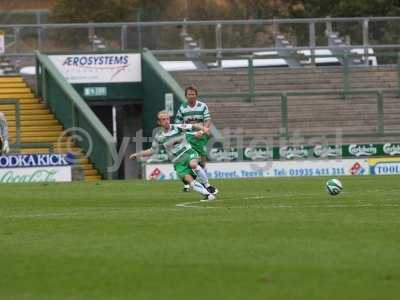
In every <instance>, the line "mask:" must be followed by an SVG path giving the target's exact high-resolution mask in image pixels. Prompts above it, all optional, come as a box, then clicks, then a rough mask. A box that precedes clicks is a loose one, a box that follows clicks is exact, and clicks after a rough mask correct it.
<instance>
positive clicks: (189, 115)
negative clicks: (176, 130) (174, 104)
mask: <svg viewBox="0 0 400 300" xmlns="http://www.w3.org/2000/svg"><path fill="white" fill-rule="evenodd" d="M208 120H211V115H210V111H209V110H208V107H207V104H205V103H204V102H201V101H196V103H195V105H194V107H190V106H189V104H187V103H183V104H181V106H180V107H179V109H178V112H177V113H176V117H175V123H176V124H200V125H204V123H205V122H206V121H208Z"/></svg>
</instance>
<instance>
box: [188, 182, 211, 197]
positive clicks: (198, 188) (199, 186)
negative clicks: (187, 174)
mask: <svg viewBox="0 0 400 300" xmlns="http://www.w3.org/2000/svg"><path fill="white" fill-rule="evenodd" d="M190 186H191V187H192V189H194V190H195V191H196V192H198V193H200V194H202V195H208V194H209V192H208V191H207V190H206V188H205V187H204V186H203V185H202V184H201V183H200V182H198V181H197V180H193V181H192V182H191V183H190Z"/></svg>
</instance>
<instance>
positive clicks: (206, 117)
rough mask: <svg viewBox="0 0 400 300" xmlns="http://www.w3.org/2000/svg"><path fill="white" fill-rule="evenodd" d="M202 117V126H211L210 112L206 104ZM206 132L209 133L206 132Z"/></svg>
mask: <svg viewBox="0 0 400 300" xmlns="http://www.w3.org/2000/svg"><path fill="white" fill-rule="evenodd" d="M203 117H204V127H206V128H208V129H210V128H211V114H210V111H209V110H208V106H207V105H205V108H204V111H203ZM206 134H208V135H209V134H210V133H209V132H207V133H206Z"/></svg>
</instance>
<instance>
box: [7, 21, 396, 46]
mask: <svg viewBox="0 0 400 300" xmlns="http://www.w3.org/2000/svg"><path fill="white" fill-rule="evenodd" d="M39 21H40V19H39ZM0 31H3V32H5V36H6V53H8V54H15V53H18V54H32V53H33V51H34V50H41V51H60V50H61V51H66V50H67V51H78V50H79V51H82V50H85V51H90V50H96V51H97V50H102V49H104V50H109V49H113V50H118V49H122V50H123V49H132V50H133V49H134V50H136V49H142V48H148V49H150V50H179V49H184V47H185V43H184V38H185V37H188V36H189V37H190V38H192V41H191V43H195V44H196V45H197V47H198V48H201V49H232V48H266V49H268V48H269V49H272V48H276V47H277V43H276V37H277V35H284V36H285V37H286V39H287V41H288V42H289V44H290V45H291V46H293V47H307V48H313V47H324V46H331V47H334V45H329V35H327V33H337V34H338V38H342V42H343V43H344V44H345V45H347V46H353V47H361V48H362V47H364V48H365V47H374V48H375V47H376V46H380V47H381V49H398V48H399V47H400V36H399V35H398V32H399V31H400V17H371V18H367V17H366V18H316V19H272V20H232V21H176V22H130V23H82V24H78V23H76V24H47V23H46V24H5V23H3V24H0ZM331 44H332V43H331ZM98 46H100V49H99V48H98ZM382 46H384V47H382Z"/></svg>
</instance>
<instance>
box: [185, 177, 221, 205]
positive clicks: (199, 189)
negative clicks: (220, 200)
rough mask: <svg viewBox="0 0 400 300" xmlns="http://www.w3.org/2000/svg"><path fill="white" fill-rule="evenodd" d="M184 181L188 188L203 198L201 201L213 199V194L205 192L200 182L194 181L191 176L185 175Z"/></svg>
mask: <svg viewBox="0 0 400 300" xmlns="http://www.w3.org/2000/svg"><path fill="white" fill-rule="evenodd" d="M184 179H185V180H186V182H189V184H190V187H191V188H192V189H193V190H194V191H196V192H198V193H200V194H202V195H203V196H204V199H203V201H211V200H214V199H215V196H214V195H213V194H211V193H210V192H209V191H207V189H206V188H205V187H204V186H203V185H202V184H201V183H200V182H198V181H197V180H196V179H194V178H193V176H192V174H186V175H185V177H184Z"/></svg>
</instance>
